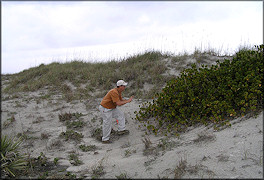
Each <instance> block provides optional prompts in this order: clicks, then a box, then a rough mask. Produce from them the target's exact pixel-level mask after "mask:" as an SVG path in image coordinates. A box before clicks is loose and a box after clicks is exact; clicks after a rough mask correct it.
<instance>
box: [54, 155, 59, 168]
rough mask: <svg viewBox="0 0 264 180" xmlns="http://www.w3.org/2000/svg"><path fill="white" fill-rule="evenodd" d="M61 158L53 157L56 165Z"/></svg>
mask: <svg viewBox="0 0 264 180" xmlns="http://www.w3.org/2000/svg"><path fill="white" fill-rule="evenodd" d="M59 159H60V158H57V157H56V158H54V159H53V162H54V164H55V166H57V164H58V161H59Z"/></svg>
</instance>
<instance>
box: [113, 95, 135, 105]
mask: <svg viewBox="0 0 264 180" xmlns="http://www.w3.org/2000/svg"><path fill="white" fill-rule="evenodd" d="M133 98H134V96H131V97H130V98H129V99H127V100H123V101H118V102H116V105H118V106H122V105H124V104H126V103H130V102H131V101H132V99H133Z"/></svg>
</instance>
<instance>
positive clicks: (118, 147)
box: [1, 90, 263, 179]
mask: <svg viewBox="0 0 264 180" xmlns="http://www.w3.org/2000/svg"><path fill="white" fill-rule="evenodd" d="M45 93H46V91H45V90H42V91H37V92H34V93H23V94H22V93H21V94H19V95H17V97H16V98H13V99H9V98H8V95H5V94H3V101H2V114H1V123H2V135H5V134H9V135H10V136H14V135H18V134H19V133H21V134H23V133H24V134H26V135H27V137H28V138H27V140H25V141H24V143H23V144H22V146H21V151H22V152H25V153H29V154H30V156H31V157H38V156H39V155H40V153H41V152H43V153H44V154H45V156H46V157H47V158H48V160H49V161H51V162H52V161H53V160H54V158H59V161H58V164H59V165H61V166H65V167H66V171H69V172H71V173H72V174H75V175H76V176H77V177H83V178H89V179H90V178H93V177H99V178H120V177H123V178H239V179H240V178H263V112H261V113H260V114H259V115H258V116H257V117H251V118H248V117H243V118H237V119H235V120H233V121H232V122H231V124H232V126H231V127H228V128H224V129H221V130H218V131H216V130H214V128H213V127H210V126H208V127H205V126H199V127H196V128H190V129H189V131H187V132H185V133H182V134H181V135H180V136H179V137H165V136H155V135H153V134H150V135H146V134H145V132H146V130H145V129H144V128H142V127H139V126H138V125H139V124H140V123H139V122H138V121H136V120H135V119H134V118H135V114H134V112H135V111H137V110H139V105H140V104H141V103H142V100H139V99H134V100H133V101H132V102H131V103H128V104H126V105H123V106H121V107H119V108H120V109H121V110H122V111H124V113H125V116H126V120H127V129H128V130H129V131H130V134H129V135H125V136H121V137H117V136H114V135H112V136H111V137H112V138H113V143H112V144H102V143H101V142H100V141H98V140H97V139H96V138H95V137H92V131H93V130H94V129H96V128H98V127H100V126H101V122H102V118H101V117H100V112H99V110H98V104H99V102H100V101H101V99H100V98H99V99H93V100H88V99H87V100H82V101H79V100H78V101H72V102H66V101H64V100H63V99H62V98H61V95H59V94H58V95H56V96H52V97H51V98H50V99H49V100H46V99H45V98H43V97H44V96H45ZM76 112H78V113H82V114H83V115H84V116H81V117H80V118H79V119H80V120H83V121H84V122H86V125H85V126H84V127H83V128H81V129H78V130H76V131H78V132H80V133H82V134H83V136H84V137H83V138H82V140H81V141H80V142H75V141H74V140H68V141H66V140H65V139H64V138H63V137H60V134H61V133H62V132H65V131H66V129H67V128H66V125H65V123H64V122H62V121H60V120H59V114H63V113H76ZM12 116H14V118H15V121H14V122H12V123H10V124H9V125H4V124H5V123H6V124H8V123H7V122H8V119H10V117H12ZM113 129H114V130H116V129H117V126H116V121H115V119H113ZM146 139H149V141H150V142H151V144H150V148H148V149H147V150H146V147H145V143H144V142H143V140H146ZM81 144H84V145H87V146H88V145H95V146H96V150H93V151H88V152H83V151H82V150H81V149H80V148H79V145H81ZM71 153H74V154H76V155H78V157H79V160H81V161H82V162H83V164H81V165H78V166H75V165H73V164H71V161H70V160H69V154H71ZM99 168H101V170H102V173H99V172H98V173H97V174H96V173H95V171H93V170H96V169H99ZM96 175H97V176H96Z"/></svg>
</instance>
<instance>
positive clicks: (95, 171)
mask: <svg viewBox="0 0 264 180" xmlns="http://www.w3.org/2000/svg"><path fill="white" fill-rule="evenodd" d="M103 160H104V159H101V160H100V161H99V163H98V164H96V165H95V166H93V167H92V179H98V178H100V177H101V176H102V175H104V174H105V171H104V166H103Z"/></svg>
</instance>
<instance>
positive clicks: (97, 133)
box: [91, 127, 103, 141]
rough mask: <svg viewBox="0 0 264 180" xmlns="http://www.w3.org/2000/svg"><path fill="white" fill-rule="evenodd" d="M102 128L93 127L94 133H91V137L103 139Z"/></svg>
mask: <svg viewBox="0 0 264 180" xmlns="http://www.w3.org/2000/svg"><path fill="white" fill-rule="evenodd" d="M102 134H103V132H102V128H101V127H97V128H94V129H92V133H91V137H93V138H95V139H96V140H98V141H101V140H102Z"/></svg>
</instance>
